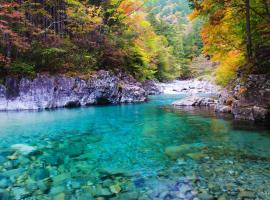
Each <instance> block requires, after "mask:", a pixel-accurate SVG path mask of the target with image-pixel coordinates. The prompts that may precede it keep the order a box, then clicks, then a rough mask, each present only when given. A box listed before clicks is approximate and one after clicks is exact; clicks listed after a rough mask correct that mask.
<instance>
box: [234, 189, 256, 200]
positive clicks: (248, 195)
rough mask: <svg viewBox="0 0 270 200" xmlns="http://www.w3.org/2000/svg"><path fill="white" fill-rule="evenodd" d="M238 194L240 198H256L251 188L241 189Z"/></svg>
mask: <svg viewBox="0 0 270 200" xmlns="http://www.w3.org/2000/svg"><path fill="white" fill-rule="evenodd" d="M238 196H239V198H240V199H245V198H249V199H254V198H255V197H256V195H255V192H253V191H249V190H242V191H240V193H239V195H238Z"/></svg>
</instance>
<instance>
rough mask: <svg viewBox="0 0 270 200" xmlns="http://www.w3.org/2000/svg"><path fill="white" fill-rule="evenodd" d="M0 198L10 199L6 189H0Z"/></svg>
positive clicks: (3, 199) (2, 199)
mask: <svg viewBox="0 0 270 200" xmlns="http://www.w3.org/2000/svg"><path fill="white" fill-rule="evenodd" d="M0 199H1V200H11V199H12V198H11V196H10V194H9V192H8V191H6V190H4V189H0Z"/></svg>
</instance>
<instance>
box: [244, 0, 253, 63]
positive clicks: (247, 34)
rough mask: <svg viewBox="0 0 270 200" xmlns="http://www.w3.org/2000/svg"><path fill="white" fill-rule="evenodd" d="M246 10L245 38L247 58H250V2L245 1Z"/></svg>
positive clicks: (248, 0)
mask: <svg viewBox="0 0 270 200" xmlns="http://www.w3.org/2000/svg"><path fill="white" fill-rule="evenodd" d="M245 9H246V37H247V58H248V60H250V59H251V58H252V37H251V28H250V0H245Z"/></svg>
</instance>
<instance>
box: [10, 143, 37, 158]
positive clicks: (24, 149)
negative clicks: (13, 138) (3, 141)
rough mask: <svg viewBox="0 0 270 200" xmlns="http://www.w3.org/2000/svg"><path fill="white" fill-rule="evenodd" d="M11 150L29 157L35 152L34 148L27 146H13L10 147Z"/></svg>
mask: <svg viewBox="0 0 270 200" xmlns="http://www.w3.org/2000/svg"><path fill="white" fill-rule="evenodd" d="M11 149H13V150H16V151H19V152H20V153H21V154H23V155H29V154H32V153H34V152H35V151H37V149H36V147H32V146H29V145H27V144H14V145H12V146H11Z"/></svg>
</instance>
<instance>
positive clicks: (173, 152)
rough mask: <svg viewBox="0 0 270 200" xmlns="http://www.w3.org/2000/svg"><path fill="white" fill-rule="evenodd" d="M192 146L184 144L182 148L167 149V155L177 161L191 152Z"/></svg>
mask: <svg viewBox="0 0 270 200" xmlns="http://www.w3.org/2000/svg"><path fill="white" fill-rule="evenodd" d="M190 149H191V146H190V145H188V144H183V145H180V146H170V147H167V148H166V149H165V154H166V155H167V156H168V157H169V158H171V159H177V158H179V157H181V155H183V154H184V153H186V152H188V151H190Z"/></svg>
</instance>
